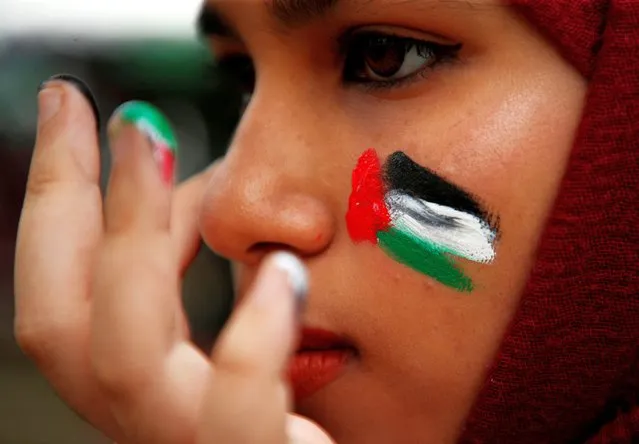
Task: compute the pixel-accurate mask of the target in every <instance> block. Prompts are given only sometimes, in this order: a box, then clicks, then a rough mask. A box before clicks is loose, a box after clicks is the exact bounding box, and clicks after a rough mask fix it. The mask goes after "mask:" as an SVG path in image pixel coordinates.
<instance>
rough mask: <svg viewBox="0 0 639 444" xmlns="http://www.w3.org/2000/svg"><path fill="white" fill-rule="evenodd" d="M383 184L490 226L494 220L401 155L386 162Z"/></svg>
mask: <svg viewBox="0 0 639 444" xmlns="http://www.w3.org/2000/svg"><path fill="white" fill-rule="evenodd" d="M384 180H385V181H386V184H387V186H388V187H389V189H391V190H398V191H402V192H404V193H406V194H409V195H411V196H413V197H417V198H419V199H423V200H425V201H427V202H431V203H435V204H438V205H443V206H446V207H450V208H454V209H456V210H459V211H463V212H465V213H468V214H472V215H473V216H477V217H479V218H481V219H483V220H485V221H486V222H487V223H489V224H491V223H490V222H491V219H492V217H491V216H490V215H489V213H488V212H487V211H486V210H484V209H483V208H482V207H481V205H480V204H479V203H478V202H477V201H476V200H475V199H474V198H473V196H472V195H471V194H469V193H468V192H466V191H464V190H462V189H461V188H459V187H457V186H456V185H454V184H452V183H450V182H448V181H447V180H445V179H443V178H441V177H439V176H438V175H437V174H436V173H435V172H434V171H431V170H429V169H428V168H426V167H423V166H421V165H419V164H417V163H415V162H414V161H413V160H412V159H411V158H410V157H408V156H407V155H406V154H404V153H402V152H401V151H398V152H396V153H393V154H391V155H390V156H389V157H388V159H387V160H386V163H385V164H384ZM491 225H492V224H491Z"/></svg>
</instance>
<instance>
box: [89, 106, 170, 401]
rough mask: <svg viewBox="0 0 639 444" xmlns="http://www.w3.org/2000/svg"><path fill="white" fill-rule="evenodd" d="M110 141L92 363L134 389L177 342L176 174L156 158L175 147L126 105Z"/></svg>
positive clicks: (150, 116)
mask: <svg viewBox="0 0 639 444" xmlns="http://www.w3.org/2000/svg"><path fill="white" fill-rule="evenodd" d="M109 138H110V146H111V151H112V168H111V176H110V178H109V185H108V190H107V197H106V201H105V224H106V232H105V236H104V241H103V243H102V249H101V252H100V256H99V258H98V261H97V266H96V271H95V283H94V289H93V290H94V291H93V296H94V308H93V310H92V313H93V322H92V327H93V331H92V341H93V342H92V358H93V361H92V362H93V365H94V366H96V371H97V372H98V374H100V375H101V376H104V377H105V379H106V381H107V383H108V381H110V380H111V379H112V378H116V379H118V381H119V376H118V375H126V378H125V381H122V382H124V383H127V384H135V381H132V379H134V378H135V377H143V375H142V376H141V373H144V369H143V368H139V366H140V365H141V364H140V363H142V364H143V365H144V366H154V365H157V364H158V363H159V362H160V361H161V359H162V358H163V356H164V355H165V354H166V353H167V346H168V344H170V343H171V342H172V341H173V340H174V339H175V338H174V337H173V336H172V335H173V329H174V327H175V325H174V324H175V319H176V317H175V312H176V311H177V310H178V308H179V288H178V270H177V263H176V261H175V257H174V252H173V251H172V243H171V236H170V231H169V229H170V226H169V224H170V207H171V193H172V189H171V184H170V183H169V181H172V176H173V175H172V172H168V173H167V172H166V170H165V167H166V165H165V164H164V163H165V162H167V159H169V160H168V162H169V163H171V162H172V161H171V158H170V156H166V155H163V156H154V153H158V152H160V151H161V150H164V151H170V152H171V153H170V154H171V155H172V153H174V152H175V150H176V144H175V137H174V136H173V133H172V130H171V128H170V125H169V124H168V121H167V120H166V119H165V118H164V117H163V116H162V114H161V113H160V111H158V110H157V109H155V108H153V107H152V106H151V105H149V104H146V103H143V102H128V103H126V104H124V105H122V106H121V107H120V108H119V109H118V110H117V111H116V112H115V114H114V116H113V117H112V119H111V121H110V123H109ZM170 166H171V167H172V164H171V165H170ZM141 326H143V328H141ZM113 367H115V368H113ZM113 372H115V373H116V375H115V376H114V375H113V374H112V373H113ZM103 373H104V374H103ZM138 382H139V381H138ZM114 385H115V386H118V384H117V383H114ZM122 388H123V389H126V387H122Z"/></svg>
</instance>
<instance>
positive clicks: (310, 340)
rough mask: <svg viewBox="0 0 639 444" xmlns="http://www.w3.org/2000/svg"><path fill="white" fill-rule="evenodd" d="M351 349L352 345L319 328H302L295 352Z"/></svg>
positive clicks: (336, 335)
mask: <svg viewBox="0 0 639 444" xmlns="http://www.w3.org/2000/svg"><path fill="white" fill-rule="evenodd" d="M353 348H354V347H353V344H351V343H350V342H349V341H348V340H347V339H345V338H343V337H342V336H339V335H338V334H336V333H333V332H331V331H328V330H324V329H321V328H311V327H304V328H303V329H302V333H301V337H300V341H299V345H298V348H297V352H298V353H299V352H303V351H322V350H334V349H353Z"/></svg>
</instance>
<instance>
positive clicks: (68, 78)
mask: <svg viewBox="0 0 639 444" xmlns="http://www.w3.org/2000/svg"><path fill="white" fill-rule="evenodd" d="M53 81H61V82H67V83H70V84H71V85H73V86H74V87H75V88H76V89H77V90H78V91H80V92H81V93H82V95H83V96H84V97H85V98H86V99H87V101H88V102H89V105H91V109H92V110H93V115H94V116H95V122H96V125H97V128H98V131H99V130H100V111H99V110H98V103H97V102H96V100H95V96H94V95H93V93H92V92H91V88H89V85H87V84H86V83H85V82H84V81H83V80H82V79H80V78H78V77H76V76H74V75H71V74H56V75H54V76H52V77H49V78H48V79H47V80H45V81H44V82H42V83H41V84H40V86H39V88H38V92H39V93H40V92H41V91H43V90H44V89H46V88H47V86H48V85H49V84H50V83H51V82H53ZM40 95H41V94H40Z"/></svg>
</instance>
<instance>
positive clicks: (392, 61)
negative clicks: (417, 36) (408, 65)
mask: <svg viewBox="0 0 639 444" xmlns="http://www.w3.org/2000/svg"><path fill="white" fill-rule="evenodd" d="M406 52H407V48H406V44H405V43H404V42H401V41H398V40H397V39H389V38H386V37H376V38H374V39H372V40H371V41H370V42H369V45H368V48H367V50H366V54H365V56H364V61H365V63H366V65H367V66H368V68H369V69H370V70H371V71H373V72H374V73H375V74H376V75H378V76H380V77H391V76H393V75H395V74H397V72H398V71H399V70H400V69H401V67H402V65H403V64H404V59H405V57H406Z"/></svg>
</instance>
